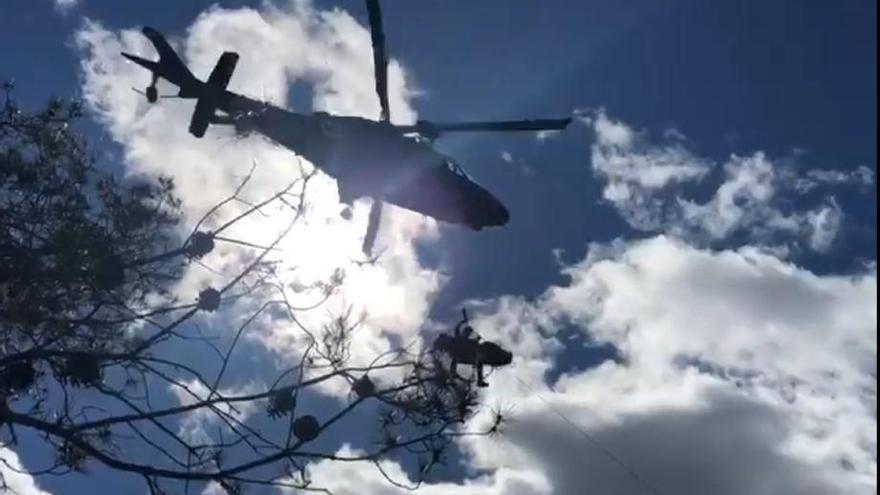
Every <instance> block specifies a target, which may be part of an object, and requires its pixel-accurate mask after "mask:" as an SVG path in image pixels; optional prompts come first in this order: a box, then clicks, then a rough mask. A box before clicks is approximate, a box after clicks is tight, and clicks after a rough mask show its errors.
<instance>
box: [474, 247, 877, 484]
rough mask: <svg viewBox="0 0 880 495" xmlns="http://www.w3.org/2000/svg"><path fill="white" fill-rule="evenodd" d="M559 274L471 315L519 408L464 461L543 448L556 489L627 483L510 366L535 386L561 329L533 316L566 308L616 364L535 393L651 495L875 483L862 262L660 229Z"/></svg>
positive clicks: (502, 394)
mask: <svg viewBox="0 0 880 495" xmlns="http://www.w3.org/2000/svg"><path fill="white" fill-rule="evenodd" d="M603 251H604V252H603ZM564 273H565V274H566V275H568V276H569V277H570V279H571V281H570V283H569V284H566V285H563V286H559V287H552V288H550V289H549V290H547V291H546V292H545V293H544V295H543V296H542V297H541V298H540V299H539V300H538V301H537V302H536V303H534V304H526V303H523V302H520V303H518V304H517V305H518V306H519V309H516V310H512V309H511V306H510V304H509V303H505V304H502V305H497V303H495V304H496V306H493V307H489V308H487V309H488V310H489V311H490V313H489V314H490V316H489V317H488V318H485V319H483V320H479V321H478V322H477V328H478V331H480V333H481V334H483V335H484V336H486V337H487V338H497V339H500V340H502V341H504V342H505V343H507V345H509V346H511V347H512V348H513V349H514V350H515V352H514V355H515V356H517V358H518V360H519V363H518V365H517V368H518V369H517V370H516V371H512V372H510V373H507V372H505V371H499V372H498V373H497V374H496V376H494V377H493V379H492V380H493V385H492V387H491V388H490V391H491V393H492V395H493V396H495V399H496V400H498V401H501V402H504V401H507V402H511V401H513V403H514V404H517V406H518V408H519V409H520V411H521V419H520V420H517V421H516V422H515V423H514V424H513V425H512V426H511V431H512V433H511V435H512V439H511V442H512V443H513V444H514V445H516V446H517V447H518V449H514V450H512V451H510V452H511V453H510V454H509V455H500V456H499V454H498V452H508V451H507V450H505V449H499V448H497V447H492V446H491V445H490V444H486V443H481V442H475V443H474V445H473V451H474V452H475V453H476V456H477V457H476V459H477V465H485V466H494V465H504V466H508V467H509V466H510V465H511V464H512V463H514V464H515V463H523V464H524V463H525V462H526V461H525V460H524V459H528V458H532V459H536V460H539V459H540V460H541V461H538V462H539V464H541V468H540V470H541V471H542V472H544V473H546V474H548V476H549V477H550V478H551V479H553V480H554V483H559V484H557V485H555V486H557V488H560V487H568V488H560V491H558V492H555V493H577V491H576V490H575V488H574V487H576V486H584V485H583V484H580V483H590V486H593V487H594V489H596V490H597V491H600V492H603V493H604V492H608V493H615V492H614V491H613V490H618V493H640V492H639V491H638V490H637V489H638V486H631V487H630V488H627V489H622V488H619V487H620V483H623V481H622V479H623V478H622V475H621V474H614V473H615V469H617V471H616V473H620V469H619V467H615V466H614V465H613V463H612V464H609V462H608V460H607V459H605V460H604V462H605V464H604V467H603V464H602V463H601V462H600V461H602V456H601V455H597V454H595V449H594V448H593V447H592V446H590V445H589V444H588V443H586V442H585V441H584V440H583V439H582V438H581V439H578V438H577V437H576V436H573V435H576V432H574V431H572V430H571V428H569V427H567V425H564V424H561V423H558V422H557V421H556V420H555V419H554V418H553V417H552V415H551V413H550V412H549V411H547V408H546V405H545V404H544V403H543V402H541V400H539V399H538V398H535V397H534V394H533V393H531V391H530V390H522V389H521V387H519V386H518V384H517V382H516V378H515V376H511V375H518V376H519V378H520V379H523V380H525V381H526V382H527V383H530V384H531V386H532V387H535V388H537V389H538V390H540V389H541V388H543V379H542V376H543V371H544V370H545V369H546V366H547V363H548V358H550V360H551V362H552V360H553V359H554V355H555V354H556V351H555V349H557V348H558V345H559V341H558V340H557V339H556V337H555V336H554V335H553V333H552V332H548V331H547V330H542V329H549V328H554V327H559V326H560V325H561V324H562V323H563V322H566V321H567V322H569V323H571V324H573V325H575V326H576V328H579V329H581V330H582V331H583V332H585V333H586V334H588V335H589V336H590V337H591V338H594V339H597V340H599V341H601V342H608V343H611V344H613V345H614V346H615V347H617V348H618V349H619V350H620V351H621V353H622V354H623V362H622V363H619V364H614V363H611V362H606V363H605V364H604V365H602V366H600V367H597V368H593V369H590V370H588V371H586V372H579V371H577V370H576V369H575V370H572V371H569V372H567V373H565V374H563V375H562V376H561V377H560V378H559V380H558V381H556V382H555V383H552V384H551V389H552V392H547V393H545V396H546V399H545V400H548V401H549V402H550V403H552V404H554V407H556V408H557V409H558V410H560V411H563V412H564V413H565V414H566V415H567V416H568V417H571V418H572V419H574V420H575V421H576V422H578V423H580V424H581V425H584V427H585V428H587V429H588V431H590V432H591V433H592V434H593V435H594V436H595V437H597V438H599V440H600V442H601V443H602V444H603V445H606V446H608V447H610V448H612V449H613V450H614V451H615V452H616V453H617V454H619V455H620V456H622V457H623V458H624V459H627V460H628V462H629V464H630V465H632V466H633V467H634V468H635V469H636V470H637V471H639V472H640V473H642V474H643V475H644V476H645V477H646V478H647V479H649V480H652V481H654V483H655V484H656V485H657V486H658V487H659V488H660V490H661V491H663V492H664V493H709V492H712V493H828V492H829V491H831V490H832V489H833V490H835V491H836V492H839V493H873V491H874V490H876V482H875V480H874V477H875V476H876V419H875V418H876V382H875V379H874V377H875V376H876V362H875V360H876V331H877V327H876V317H877V307H876V292H877V288H876V272H875V271H873V270H872V271H871V272H868V273H865V274H863V275H858V276H850V277H839V276H826V277H819V276H816V275H814V274H812V273H810V272H809V271H807V270H804V269H801V268H798V267H796V266H794V265H791V264H788V263H786V262H784V261H781V260H779V259H778V258H775V257H774V256H772V255H769V254H766V253H763V252H761V251H759V250H756V249H753V248H743V249H740V250H738V251H721V252H711V251H707V250H701V249H697V248H694V247H691V246H688V245H687V244H684V243H683V242H681V241H676V240H673V239H670V238H666V237H657V238H653V239H649V240H646V241H643V242H634V243H631V244H618V245H617V246H616V247H612V248H611V249H608V248H605V249H604V250H603V249H596V248H594V249H593V250H591V256H588V257H587V258H586V259H585V260H584V261H582V262H581V263H578V264H576V265H573V266H571V267H568V268H567V269H566V270H565V271H564ZM501 315H504V316H503V317H502V316H501ZM517 315H526V317H522V316H517ZM535 315H540V316H535ZM499 318H505V319H508V320H510V319H511V318H512V319H513V321H512V322H511V321H508V323H506V324H504V325H499V324H498V323H497V322H498V321H499ZM548 319H550V320H552V322H550V323H548V321H547V320H548ZM542 320H543V321H542ZM517 323H518V324H517ZM510 328H517V330H516V332H515V333H514V334H511V333H510V330H508V329H510ZM520 334H526V335H529V339H528V340H523V339H522V338H519V337H515V336H516V335H520ZM540 335H543V337H540ZM511 337H514V338H511ZM542 339H546V340H543V341H542ZM536 340H537V341H536ZM530 341H531V343H530ZM554 423H555V424H556V425H555V426H554ZM531 429H537V430H538V431H537V432H535V431H531ZM517 431H518V432H519V433H513V432H517ZM591 452H592V453H591ZM593 457H595V458H593ZM591 458H593V459H592V460H588V459H591ZM571 459H576V460H575V461H572V460H571ZM588 466H589V467H592V469H590V468H588ZM740 469H741V471H740ZM550 473H552V474H550ZM747 473H748V474H747ZM600 487H605V489H603V488H600ZM615 487H617V488H615ZM720 490H721V491H720ZM723 490H726V491H723Z"/></svg>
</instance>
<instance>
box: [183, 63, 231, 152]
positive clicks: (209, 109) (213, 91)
mask: <svg viewBox="0 0 880 495" xmlns="http://www.w3.org/2000/svg"><path fill="white" fill-rule="evenodd" d="M237 63H238V54H237V53H235V52H224V53H223V55H221V56H220V59H219V60H218V61H217V64H216V65H214V70H212V71H211V75H210V76H208V81H207V82H206V83H205V84H204V85H202V88H201V90H200V94H199V99H198V101H197V102H196V109H195V111H194V112H193V116H192V119H191V120H190V122H189V132H190V134H192V135H193V136H195V137H198V138H200V137H202V136H204V135H205V131H207V130H208V125H210V123H211V121H212V120H214V112H215V111H216V110H217V107H218V106H219V104H220V99H221V98H223V96H224V93H225V92H226V86H227V85H228V84H229V80H230V79H232V73H233V72H234V71H235V65H236V64H237Z"/></svg>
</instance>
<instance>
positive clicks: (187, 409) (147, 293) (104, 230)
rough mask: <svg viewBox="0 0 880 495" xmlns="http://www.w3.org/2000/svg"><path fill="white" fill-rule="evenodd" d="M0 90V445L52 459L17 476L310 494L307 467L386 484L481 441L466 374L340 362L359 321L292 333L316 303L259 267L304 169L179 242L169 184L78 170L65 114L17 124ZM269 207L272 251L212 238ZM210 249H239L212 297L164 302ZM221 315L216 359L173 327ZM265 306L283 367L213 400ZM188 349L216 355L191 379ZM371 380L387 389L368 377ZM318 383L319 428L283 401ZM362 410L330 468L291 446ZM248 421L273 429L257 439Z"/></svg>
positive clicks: (293, 208) (55, 104)
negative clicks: (321, 396)
mask: <svg viewBox="0 0 880 495" xmlns="http://www.w3.org/2000/svg"><path fill="white" fill-rule="evenodd" d="M4 89H5V91H6V98H5V100H4V101H3V108H2V109H0V447H3V446H10V447H13V448H14V446H15V445H16V443H17V441H18V434H17V433H16V432H17V431H18V430H21V429H27V430H30V431H31V432H36V434H37V435H38V436H39V438H41V439H42V440H43V441H44V443H45V445H46V446H47V447H48V448H51V449H53V451H54V454H55V455H54V459H55V462H54V463H52V464H51V465H49V466H42V467H38V468H31V472H30V474H32V475H34V476H48V475H64V474H65V473H69V472H70V471H72V470H78V471H87V468H88V466H89V465H90V464H91V463H100V464H103V465H104V466H106V467H109V468H111V469H115V470H119V471H123V472H128V473H132V474H136V475H139V476H141V477H142V478H143V479H144V480H145V482H146V484H147V486H148V488H149V489H150V491H151V493H187V492H190V491H191V490H192V491H197V490H198V489H199V488H197V487H198V484H201V485H202V486H204V484H205V483H209V482H213V483H216V484H217V486H219V487H221V488H223V489H224V490H226V491H227V492H228V493H245V492H246V491H247V489H248V487H249V486H254V485H257V486H259V485H274V486H285V487H290V488H294V489H300V490H319V491H326V490H323V489H322V487H317V486H314V485H313V483H312V481H311V478H310V476H309V464H310V463H312V462H315V461H321V460H324V461H331V462H351V461H368V462H372V463H374V464H375V466H376V468H377V469H379V471H380V472H381V473H382V474H383V476H385V477H386V479H388V481H389V483H393V484H396V485H399V486H406V487H407V488H414V487H417V486H419V485H420V484H421V483H422V482H423V481H424V480H425V477H426V476H427V475H428V473H429V472H430V471H431V468H432V467H434V466H436V465H437V464H439V463H442V462H443V459H444V452H445V451H446V449H447V448H448V447H449V446H450V445H451V443H452V441H453V440H454V439H455V438H456V437H459V436H463V435H479V434H487V433H492V432H495V431H497V427H498V424H497V423H498V422H500V420H501V416H500V415H499V416H498V417H497V419H498V421H496V424H494V425H491V426H490V428H489V430H488V431H481V432H471V431H466V430H464V429H463V428H464V423H465V422H466V420H467V419H468V418H469V417H471V415H472V414H473V413H474V411H475V408H476V406H477V405H478V396H477V389H476V388H475V383H474V381H473V380H472V379H464V378H461V377H459V376H455V375H452V374H450V372H449V370H448V368H447V366H446V365H444V361H443V359H441V357H440V356H437V355H435V354H433V353H432V352H430V351H420V352H411V351H409V350H406V349H401V350H399V351H398V352H393V353H386V355H382V356H377V358H376V359H375V360H374V361H373V363H372V364H371V365H370V366H367V367H363V366H362V367H356V366H351V365H350V364H349V358H350V355H351V353H350V345H351V335H352V333H353V332H354V331H356V330H357V328H358V326H359V325H360V320H358V319H357V318H354V317H352V315H351V314H350V312H343V313H342V314H340V315H338V317H336V318H335V319H333V321H332V323H331V324H328V325H325V326H324V327H323V328H319V329H310V328H307V327H306V326H305V325H304V324H303V323H302V321H301V319H300V318H299V314H300V313H301V312H302V311H305V310H308V309H314V308H315V307H316V306H315V305H312V306H311V307H310V308H300V307H296V306H295V305H294V304H292V303H291V302H290V299H289V297H288V291H289V289H288V288H287V287H286V286H285V284H284V283H283V282H282V281H281V278H280V277H279V274H278V273H276V271H275V268H274V266H275V265H274V264H273V263H272V261H271V260H270V259H269V256H270V254H271V253H272V252H273V249H274V247H275V245H276V244H277V243H278V242H279V241H280V240H281V238H283V236H284V235H286V233H287V232H289V231H290V228H291V227H292V226H293V225H294V224H295V223H296V222H298V221H300V220H301V218H302V215H303V212H304V211H306V198H305V190H306V185H307V184H308V180H309V178H310V175H309V174H305V173H303V174H301V176H300V177H298V178H296V180H294V181H293V182H292V183H291V184H290V185H288V186H287V187H285V188H283V189H281V190H279V191H278V192H277V193H276V194H274V195H273V196H271V197H269V198H266V199H265V200H263V201H259V202H256V203H254V202H245V201H243V200H241V199H240V198H239V197H238V194H239V192H240V191H241V190H242V188H243V187H244V185H245V184H246V183H247V182H248V180H249V178H250V176H248V177H246V178H245V179H244V180H243V182H242V184H241V185H240V186H239V189H238V190H237V191H236V192H235V194H234V195H233V196H231V197H229V198H226V199H225V200H224V201H222V202H220V203H218V204H217V205H216V206H215V207H214V208H212V209H211V210H210V211H208V212H207V213H206V214H205V216H204V217H203V218H202V220H201V221H199V222H198V223H197V225H196V226H195V227H194V228H193V229H191V230H190V232H189V234H188V235H186V234H183V235H182V234H181V232H182V230H181V229H180V225H179V223H180V218H181V214H180V211H181V208H180V207H181V203H180V201H179V200H178V199H177V198H176V197H175V194H174V187H173V183H172V181H171V180H170V179H168V178H162V177H160V178H156V179H149V180H148V179H138V180H125V181H120V180H119V179H117V178H116V177H114V176H113V175H111V174H109V173H107V172H105V171H102V170H100V169H99V168H98V167H96V165H95V163H94V161H93V159H92V158H91V155H90V154H89V151H88V150H87V147H86V145H85V143H84V141H83V139H82V138H81V137H80V136H79V135H78V133H77V131H76V130H75V126H74V123H75V122H76V120H77V119H78V118H79V117H80V114H81V112H80V108H79V106H78V105H77V104H76V103H71V102H66V101H62V100H52V101H51V102H50V103H49V104H48V105H47V107H46V108H45V109H43V110H41V111H39V112H36V113H28V112H24V111H20V110H19V109H18V108H16V106H15V103H14V102H13V101H12V100H11V99H10V98H9V91H10V89H11V87H9V86H5V87H4ZM233 203H235V204H239V205H240V204H242V203H246V204H247V205H248V207H247V208H246V209H245V210H244V211H243V212H241V211H240V210H238V211H236V213H234V214H233V215H232V218H231V219H228V220H225V221H224V220H223V219H222V215H221V212H222V210H223V208H224V207H227V206H229V205H231V204H233ZM272 205H275V206H278V207H279V208H280V210H277V209H276V210H273V211H274V213H273V214H283V215H287V216H288V217H289V218H290V221H289V227H288V229H287V230H286V231H283V232H281V233H280V234H279V236H278V238H277V239H276V241H275V242H274V243H273V244H272V245H269V246H256V245H254V244H251V243H249V242H248V241H247V240H246V239H233V238H230V237H227V236H226V233H225V231H226V229H228V228H229V227H231V226H232V225H233V224H235V223H236V222H239V221H242V220H243V219H245V218H246V217H247V216H248V215H251V214H254V213H259V214H265V213H264V210H266V208H268V207H269V206H272ZM279 211H280V213H279ZM183 232H185V231H183ZM221 242H222V243H226V245H227V246H233V247H235V249H241V250H242V259H246V260H248V262H247V263H245V264H244V267H243V268H241V270H240V271H239V273H236V274H234V275H232V276H230V277H229V280H228V282H227V283H226V284H225V285H224V286H222V287H208V288H204V289H202V290H201V291H200V292H199V293H198V294H192V297H190V298H189V299H187V300H178V298H177V297H176V296H174V295H173V292H172V290H171V289H172V288H173V287H174V286H175V284H176V283H177V282H178V281H180V279H181V277H182V275H183V273H184V271H185V269H186V267H187V265H189V264H190V263H195V262H201V261H200V260H201V259H203V257H205V256H207V255H209V254H210V253H211V252H212V250H214V248H215V245H216V244H217V243H221ZM353 265H357V263H354V262H353ZM344 277H345V268H344V267H340V269H339V270H337V271H336V272H335V273H334V274H333V276H331V277H329V279H328V280H326V281H325V282H321V283H319V284H316V286H315V287H311V288H310V290H313V291H314V292H315V293H316V294H317V295H318V296H320V297H319V299H320V301H327V300H329V299H330V298H332V297H334V294H335V293H336V289H337V288H338V287H339V286H340V284H342V282H343V280H344ZM232 305H240V306H235V307H236V308H244V309H243V310H241V311H238V310H237V311H236V312H230V313H229V314H230V315H235V316H237V319H236V323H231V322H229V321H226V322H225V325H223V323H220V324H218V325H223V326H224V328H218V329H216V330H217V331H216V333H224V332H225V333H226V335H231V336H232V337H231V339H227V340H229V341H230V343H229V345H228V346H227V347H226V348H225V349H220V348H218V347H217V346H216V345H215V344H214V343H213V341H212V340H211V339H209V338H207V337H204V336H203V335H201V334H200V333H198V332H193V331H192V328H193V327H194V326H195V325H192V324H191V325H189V326H187V324H190V323H192V322H193V320H194V319H196V318H198V317H199V316H198V315H199V314H210V313H214V312H217V311H224V310H226V309H228V307H233V306H232ZM319 305H320V303H319ZM247 308H250V309H247ZM242 311H246V312H247V313H243V312H242ZM269 311H275V312H276V313H278V312H279V311H280V314H284V315H285V317H286V319H287V321H289V322H290V326H291V331H297V332H302V333H303V334H304V335H306V336H308V339H307V345H306V346H305V348H303V349H301V350H299V351H298V354H299V359H298V360H297V361H298V362H294V363H293V364H292V365H290V366H288V367H287V368H286V369H283V370H280V371H278V372H277V379H275V380H274V383H272V384H271V385H267V386H265V388H264V389H263V390H260V391H255V392H249V393H245V392H239V393H224V389H225V388H227V387H228V386H229V384H228V383H227V379H228V377H227V375H228V374H227V373H226V371H227V368H228V366H229V364H230V362H231V360H232V359H233V356H234V354H235V353H236V351H237V350H238V348H239V343H240V342H241V340H242V336H243V334H244V333H245V332H247V331H248V330H249V329H250V328H251V327H252V325H253V324H254V322H255V321H257V320H258V319H259V318H260V317H261V316H263V315H265V314H266V313H267V312H269ZM227 325H228V326H229V327H231V328H225V326H227ZM192 341H197V342H198V343H200V344H203V345H204V346H205V348H207V349H210V350H211V351H212V352H213V353H214V354H215V355H216V358H217V359H216V366H215V368H214V369H213V370H209V372H207V373H206V371H205V370H203V369H195V368H194V367H192V366H190V363H188V362H183V361H180V360H175V359H174V358H172V357H171V356H172V354H169V353H168V349H169V347H170V346H172V345H183V343H184V342H186V343H190V342H192ZM268 371H270V372H271V371H274V370H268ZM389 371H394V373H393V374H391V375H389V376H392V377H394V378H390V379H389V378H380V379H379V380H378V381H377V380H375V378H376V377H381V376H383V373H385V372H389ZM371 376H372V377H373V378H371ZM329 380H344V381H345V382H346V383H347V384H348V385H350V387H351V391H352V393H351V394H350V397H349V400H348V401H347V402H346V403H344V404H342V405H340V407H339V408H338V409H337V410H334V411H327V412H326V414H325V415H324V416H323V417H317V416H316V415H315V414H301V413H299V412H298V410H297V408H298V406H299V402H300V398H301V392H303V391H305V390H308V389H310V388H312V387H318V386H320V385H321V384H323V383H325V382H328V381H329ZM156 387H159V388H160V389H161V390H163V391H165V392H166V393H167V390H168V389H169V387H176V388H178V389H180V390H183V391H184V393H185V395H187V396H188V397H189V398H190V400H188V401H185V402H183V403H181V404H178V405H168V404H167V403H165V404H161V403H158V402H155V401H154V400H152V397H153V396H154V395H155V394H156V390H157V388H156ZM254 402H257V403H261V404H263V407H262V411H263V413H262V414H257V415H254V416H252V417H250V418H244V417H243V416H241V415H239V414H238V413H237V410H238V408H239V407H243V406H244V405H245V404H249V403H254ZM365 404H369V405H370V406H369V410H370V411H379V412H378V413H377V414H378V417H377V418H375V420H374V421H370V424H369V425H368V426H369V427H370V428H375V429H376V431H375V435H374V437H375V439H376V442H375V443H374V444H373V448H371V449H367V450H366V451H364V452H362V453H360V454H357V455H352V456H347V457H346V456H340V455H338V454H337V453H336V452H335V451H334V450H332V449H331V450H327V451H322V450H320V449H311V448H309V447H310V445H311V444H312V443H313V442H315V441H317V440H319V439H320V438H321V437H322V435H324V432H325V431H326V430H328V429H330V428H332V427H333V426H334V425H336V424H339V423H342V422H343V421H344V420H345V419H346V418H349V417H355V416H356V415H355V414H353V413H354V412H355V411H356V410H357V409H364V408H365V407H368V406H365ZM194 412H200V413H204V414H205V415H206V416H211V417H212V418H214V419H215V420H216V424H217V425H219V430H218V434H216V435H211V436H209V438H207V439H205V438H201V439H194V438H191V437H189V436H187V435H184V434H182V433H181V431H180V425H181V421H182V420H183V419H184V418H186V417H187V415H190V414H192V413H194ZM357 417H358V418H361V419H359V420H358V421H363V419H362V418H363V415H360V416H357ZM260 422H263V423H266V422H269V423H271V424H272V425H275V428H276V430H275V431H272V432H271V434H270V433H268V432H267V431H265V430H264V428H262V427H260V426H258V425H257V424H258V423H260ZM145 452H151V454H149V455H147V454H145ZM392 454H393V455H396V456H397V457H395V458H396V459H401V457H400V455H401V454H402V455H404V456H407V457H408V458H409V459H412V460H414V464H415V466H416V467H415V469H414V475H413V476H412V478H414V479H413V480H405V481H404V482H401V481H398V480H394V479H391V478H390V477H389V476H387V475H386V473H385V472H384V471H382V468H381V465H380V463H379V461H380V460H381V459H383V458H385V457H386V456H389V455H392ZM29 467H30V466H29ZM5 468H6V469H13V467H12V466H9V465H7V466H5ZM0 481H2V476H0ZM4 486H5V484H2V485H0V490H2V488H3V487H4Z"/></svg>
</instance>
